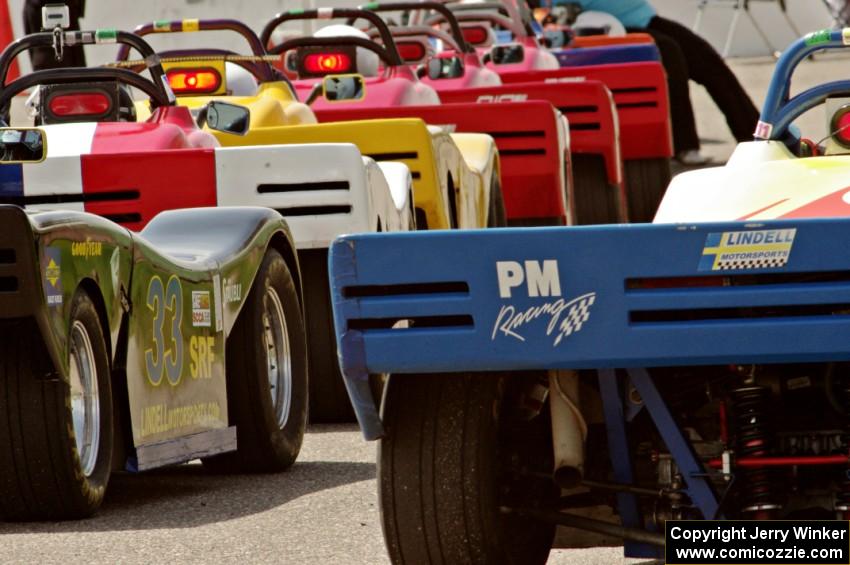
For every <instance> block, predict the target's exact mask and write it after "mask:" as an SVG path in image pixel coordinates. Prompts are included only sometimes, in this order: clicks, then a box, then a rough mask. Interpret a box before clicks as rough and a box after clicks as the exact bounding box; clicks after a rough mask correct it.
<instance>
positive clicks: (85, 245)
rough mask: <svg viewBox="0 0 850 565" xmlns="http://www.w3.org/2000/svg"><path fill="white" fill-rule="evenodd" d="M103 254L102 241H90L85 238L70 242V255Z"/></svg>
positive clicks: (94, 255)
mask: <svg viewBox="0 0 850 565" xmlns="http://www.w3.org/2000/svg"><path fill="white" fill-rule="evenodd" d="M101 255H103V242H101V241H92V240H91V239H89V238H86V240H85V241H75V242H74V243H72V244H71V257H83V258H85V259H88V258H89V257H100V256H101Z"/></svg>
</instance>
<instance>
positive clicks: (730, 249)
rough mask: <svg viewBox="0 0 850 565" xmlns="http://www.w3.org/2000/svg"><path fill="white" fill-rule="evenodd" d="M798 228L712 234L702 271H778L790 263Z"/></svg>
mask: <svg viewBox="0 0 850 565" xmlns="http://www.w3.org/2000/svg"><path fill="white" fill-rule="evenodd" d="M796 234H797V230H796V229H795V228H790V229H784V230H751V231H733V232H720V233H710V234H708V236H707V237H706V238H705V247H704V248H703V250H702V258H701V259H700V262H699V270H700V271H726V270H736V269H777V268H780V267H784V266H785V265H786V264H787V263H788V258H789V257H790V255H791V248H792V247H793V245H794V237H795V236H796Z"/></svg>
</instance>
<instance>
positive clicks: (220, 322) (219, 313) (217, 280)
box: [213, 275, 227, 332]
mask: <svg viewBox="0 0 850 565" xmlns="http://www.w3.org/2000/svg"><path fill="white" fill-rule="evenodd" d="M226 290H227V287H226V285H225V291H226ZM213 302H215V331H217V332H220V331H222V330H223V329H224V308H222V305H221V275H214V276H213Z"/></svg>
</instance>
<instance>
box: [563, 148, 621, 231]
mask: <svg viewBox="0 0 850 565" xmlns="http://www.w3.org/2000/svg"><path fill="white" fill-rule="evenodd" d="M573 187H574V194H575V205H576V215H575V217H576V220H577V221H578V224H579V225H592V224H618V223H620V222H622V221H624V220H625V219H626V218H627V217H628V216H627V214H625V205H626V203H625V202H623V200H622V196H621V194H620V191H619V190H618V188H617V187H616V186H614V185H612V184H610V183H609V182H608V173H607V171H606V169H605V158H604V157H602V155H576V154H573Z"/></svg>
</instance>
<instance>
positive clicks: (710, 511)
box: [600, 369, 719, 520]
mask: <svg viewBox="0 0 850 565" xmlns="http://www.w3.org/2000/svg"><path fill="white" fill-rule="evenodd" d="M628 373H629V378H631V380H632V384H633V385H634V386H635V389H636V390H637V391H638V394H640V396H641V398H642V399H643V402H644V404H646V407H647V409H648V410H649V415H650V416H651V417H652V421H653V422H655V427H656V429H657V430H658V433H659V434H661V438H662V439H663V440H664V443H665V445H667V449H669V450H670V454H671V455H672V456H673V460H674V461H675V462H676V466H677V467H678V468H679V471H681V473H682V476H683V478H684V479H685V484H687V491H688V496H690V498H691V501H692V502H693V503H694V504H695V505H696V507H697V508H699V510H700V512H702V515H703V518H705V519H706V520H713V519H715V518H719V516H717V509H718V501H717V497H716V496H715V494H714V489H713V488H712V486H711V483H710V482H709V480H708V477H707V475H706V472H705V469H704V468H703V466H702V463H700V462H699V460H698V459H697V457H696V455H695V454H694V452H693V450H692V449H691V444H690V442H689V441H688V440H687V439H686V438H685V436H684V435H682V431H681V429H680V428H679V426H677V425H676V421H675V420H674V419H673V416H672V414H670V411H669V410H668V409H667V405H666V404H665V402H664V399H663V398H661V394H660V393H659V392H658V389H657V388H655V383H653V382H652V377H651V376H650V375H649V372H648V371H647V370H646V369H629V370H628ZM600 384H601V382H600ZM609 445H610V438H609ZM610 448H611V449H612V450H613V449H614V446H613V445H610Z"/></svg>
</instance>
